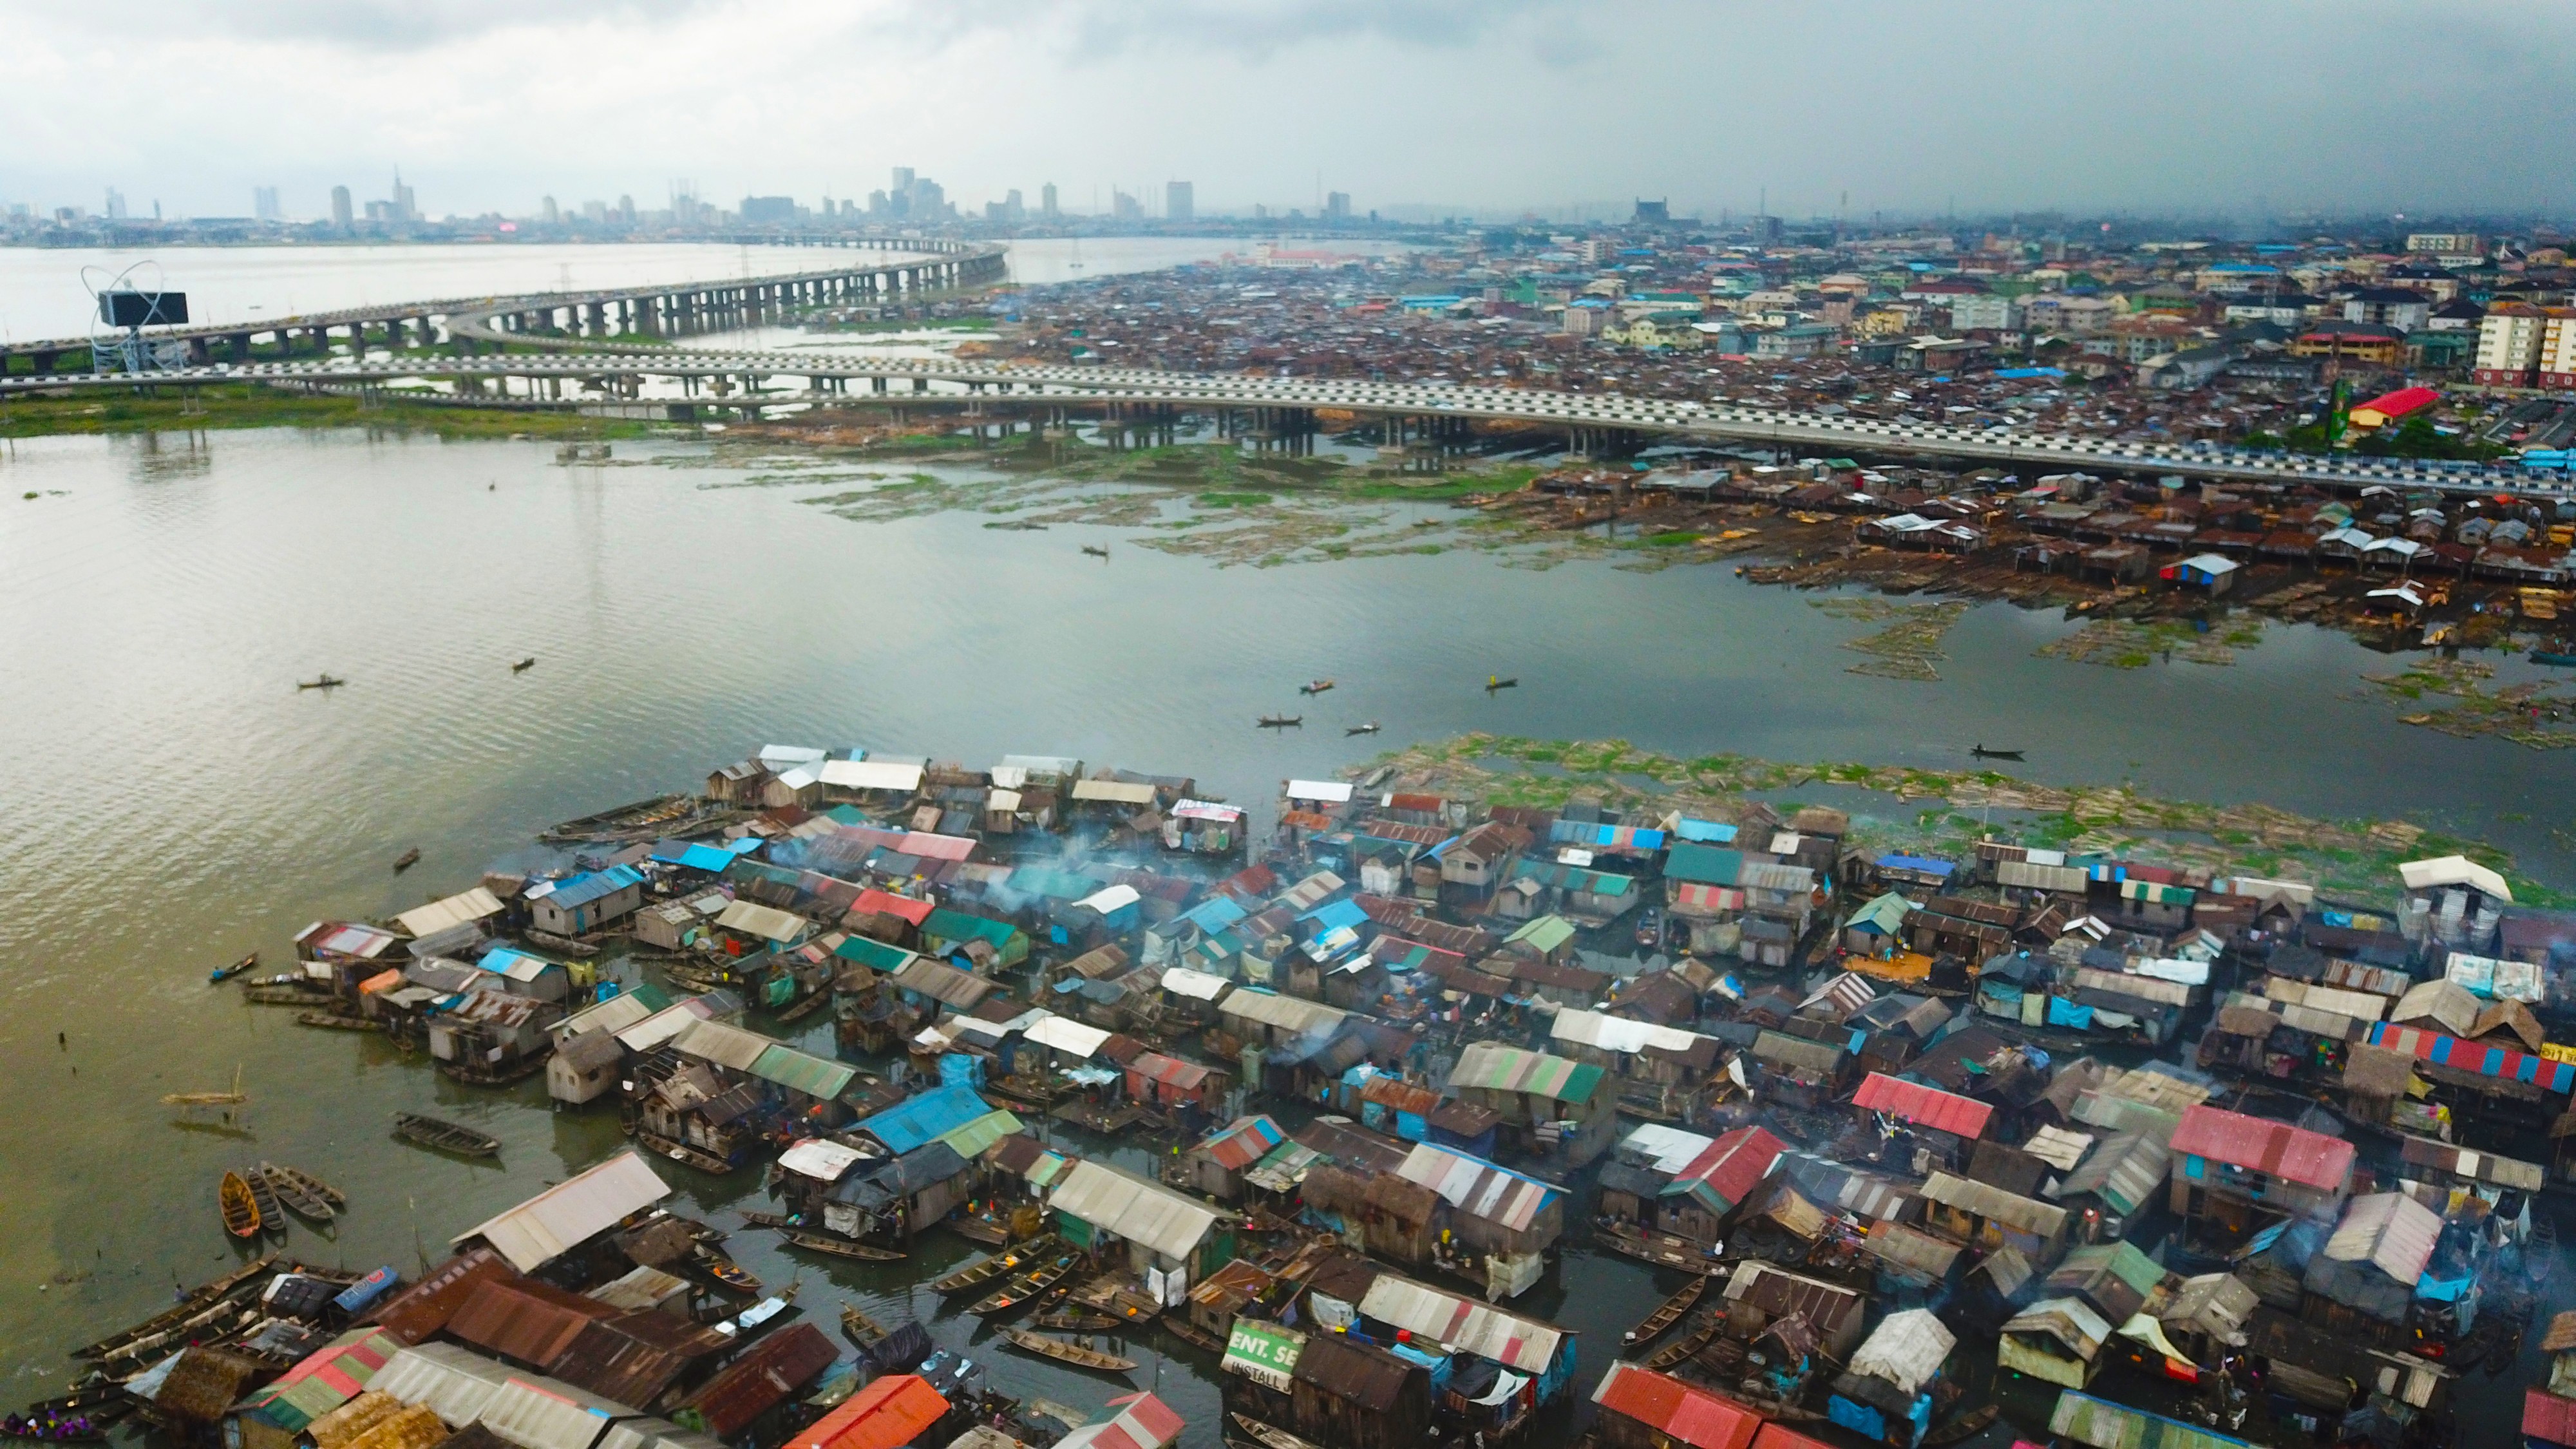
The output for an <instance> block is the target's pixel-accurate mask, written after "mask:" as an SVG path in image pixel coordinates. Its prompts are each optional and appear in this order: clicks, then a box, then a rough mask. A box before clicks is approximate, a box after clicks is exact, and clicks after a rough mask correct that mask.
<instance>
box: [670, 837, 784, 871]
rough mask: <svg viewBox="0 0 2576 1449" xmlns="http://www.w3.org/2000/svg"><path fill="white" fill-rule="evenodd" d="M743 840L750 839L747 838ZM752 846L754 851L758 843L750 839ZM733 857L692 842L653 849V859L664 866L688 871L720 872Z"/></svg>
mask: <svg viewBox="0 0 2576 1449" xmlns="http://www.w3.org/2000/svg"><path fill="white" fill-rule="evenodd" d="M744 838H745V839H752V837H749V836H746V837H744ZM752 844H753V847H754V848H755V849H756V848H758V846H759V841H758V840H756V839H752ZM674 845H676V846H677V848H676V849H674V848H673V846H674ZM734 857H735V852H733V851H730V850H720V849H718V848H716V847H715V846H712V845H700V844H697V843H696V842H694V841H679V842H666V843H664V844H661V845H657V846H654V847H653V859H655V860H658V861H660V862H662V863H663V864H664V865H678V866H686V867H687V868H688V869H690V870H705V871H721V870H723V869H724V868H725V867H726V866H729V865H731V864H733V862H734Z"/></svg>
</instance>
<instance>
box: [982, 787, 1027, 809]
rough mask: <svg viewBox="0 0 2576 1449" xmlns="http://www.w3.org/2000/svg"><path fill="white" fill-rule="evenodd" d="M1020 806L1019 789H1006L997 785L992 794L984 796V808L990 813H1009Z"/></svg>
mask: <svg viewBox="0 0 2576 1449" xmlns="http://www.w3.org/2000/svg"><path fill="white" fill-rule="evenodd" d="M1019 808H1020V792H1019V791H1017V790H1004V789H1000V788H998V787H997V788H995V789H994V790H993V791H992V792H991V793H990V794H988V795H986V796H985V797H984V809H985V810H986V811H987V812H988V813H990V812H1001V813H1004V814H1008V813H1009V812H1011V811H1014V810H1017V809H1019Z"/></svg>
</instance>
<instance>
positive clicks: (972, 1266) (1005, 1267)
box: [930, 1237, 1053, 1293]
mask: <svg viewBox="0 0 2576 1449" xmlns="http://www.w3.org/2000/svg"><path fill="white" fill-rule="evenodd" d="M1052 1245H1053V1239H1052V1237H1041V1238H1032V1239H1031V1240H1029V1241H1028V1242H1026V1243H1023V1244H1021V1245H1020V1246H1019V1247H1017V1248H1013V1249H1010V1250H1008V1251H1006V1252H1000V1253H995V1254H993V1255H992V1256H990V1257H985V1258H978V1259H976V1260H975V1261H974V1262H972V1263H969V1264H967V1265H966V1266H965V1267H963V1268H960V1269H958V1270H957V1271H956V1272H954V1273H951V1274H949V1275H948V1276H946V1277H944V1278H937V1279H933V1280H932V1282H931V1284H930V1291H931V1292H933V1293H963V1292H965V1291H966V1290H967V1289H969V1288H980V1287H982V1286H983V1285H985V1284H987V1283H990V1282H992V1281H993V1280H994V1279H996V1278H1000V1277H1004V1276H1007V1275H1009V1274H1012V1273H1016V1272H1018V1271H1020V1270H1021V1269H1023V1268H1025V1267H1027V1266H1028V1265H1029V1264H1030V1263H1032V1262H1035V1261H1036V1260H1037V1259H1038V1257H1039V1255H1040V1254H1042V1253H1044V1252H1046V1251H1047V1249H1048V1248H1049V1247H1050V1246H1052Z"/></svg>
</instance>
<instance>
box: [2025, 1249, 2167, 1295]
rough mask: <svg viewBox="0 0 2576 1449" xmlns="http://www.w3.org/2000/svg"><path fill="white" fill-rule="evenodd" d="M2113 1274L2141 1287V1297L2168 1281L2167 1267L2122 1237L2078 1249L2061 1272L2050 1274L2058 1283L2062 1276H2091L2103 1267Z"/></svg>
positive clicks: (2058, 1268) (2059, 1265)
mask: <svg viewBox="0 0 2576 1449" xmlns="http://www.w3.org/2000/svg"><path fill="white" fill-rule="evenodd" d="M2105 1268H2107V1269H2109V1270H2110V1273H2111V1276H2112V1277H2114V1278H2117V1279H2119V1280H2120V1281H2121V1282H2123V1283H2126V1284H2128V1285H2129V1286H2130V1287H2132V1288H2135V1289H2137V1290H2138V1292H2139V1294H2140V1295H2141V1296H2145V1297H2153V1296H2154V1294H2155V1291H2156V1285H2157V1284H2159V1283H2162V1282H2163V1281H2165V1270H2164V1266H2163V1265H2162V1264H2160V1263H2158V1262H2157V1261H2156V1260H2155V1259H2153V1258H2150V1257H2148V1256H2147V1255H2146V1254H2145V1253H2144V1252H2142V1251H2140V1250H2139V1248H2138V1245H2137V1244H2135V1243H2132V1242H2129V1241H2128V1240H2126V1239H2122V1240H2121V1241H2119V1242H2116V1243H2100V1244H2096V1245H2095V1246H2093V1247H2089V1248H2078V1249H2076V1250H2075V1251H2074V1252H2072V1253H2069V1254H2067V1255H2066V1261H2065V1262H2063V1263H2060V1264H2058V1265H2057V1271H2056V1272H2054V1273H2051V1274H2049V1275H2048V1277H2049V1281H2050V1282H2052V1283H2054V1282H2057V1281H2059V1280H2061V1279H2073V1278H2089V1277H2091V1276H2092V1275H2094V1274H2095V1273H2098V1272H2100V1271H2102V1270H2103V1269H2105Z"/></svg>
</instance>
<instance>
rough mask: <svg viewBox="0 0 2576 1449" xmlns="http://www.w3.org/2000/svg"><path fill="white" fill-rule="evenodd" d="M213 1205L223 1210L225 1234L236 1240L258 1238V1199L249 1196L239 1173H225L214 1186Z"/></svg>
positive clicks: (247, 1188) (245, 1184) (248, 1191)
mask: <svg viewBox="0 0 2576 1449" xmlns="http://www.w3.org/2000/svg"><path fill="white" fill-rule="evenodd" d="M215 1205H216V1206H217V1207H219V1208H221V1209H222V1210H223V1214H224V1231H225V1232H228V1233H230V1234H232V1235H233V1236H234V1237H236V1238H256V1237H258V1236H259V1227H260V1223H259V1199H257V1198H255V1197H252V1196H251V1192H250V1184H249V1183H247V1182H244V1181H242V1175H241V1174H240V1173H238V1172H226V1173H225V1174H224V1176H223V1180H222V1181H221V1182H219V1183H217V1184H215Z"/></svg>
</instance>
